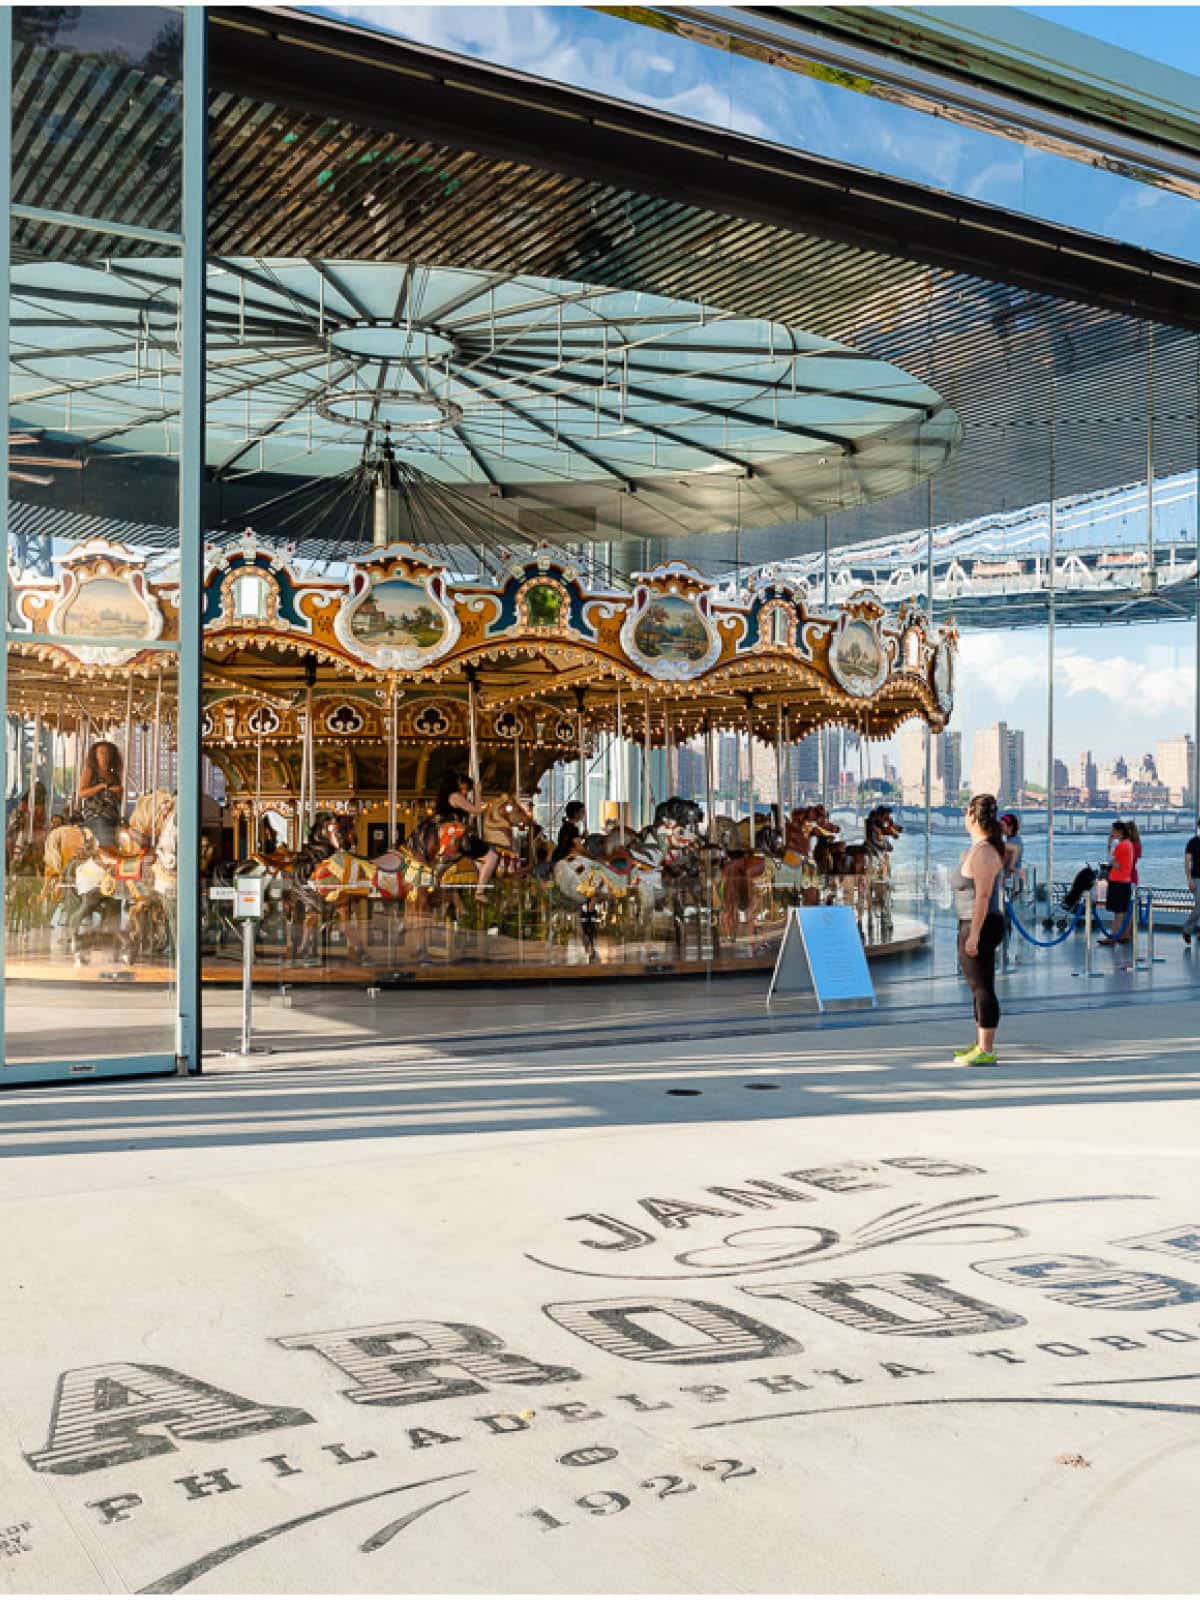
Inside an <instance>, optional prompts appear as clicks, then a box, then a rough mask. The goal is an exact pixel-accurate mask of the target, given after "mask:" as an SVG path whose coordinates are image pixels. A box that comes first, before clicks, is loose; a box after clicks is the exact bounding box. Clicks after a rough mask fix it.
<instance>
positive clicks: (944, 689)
mask: <svg viewBox="0 0 1200 1600" xmlns="http://www.w3.org/2000/svg"><path fill="white" fill-rule="evenodd" d="M954 667H955V661H954V645H953V644H952V643H951V641H950V640H949V639H943V640H942V642H941V644H939V645H938V647H937V650H936V651H935V652H934V657H933V692H934V694H935V695H936V696H937V703H938V705H939V706H940V708H941V709H942V710H943V711H944V712H945V714H946V715H947V716H949V715H950V713H951V712H952V711H953V710H954Z"/></svg>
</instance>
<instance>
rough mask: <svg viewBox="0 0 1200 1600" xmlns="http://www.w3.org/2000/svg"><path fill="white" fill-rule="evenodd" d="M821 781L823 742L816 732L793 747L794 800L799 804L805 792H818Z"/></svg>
mask: <svg viewBox="0 0 1200 1600" xmlns="http://www.w3.org/2000/svg"><path fill="white" fill-rule="evenodd" d="M820 783H821V744H820V740H819V738H818V737H817V735H816V734H815V733H810V734H809V736H808V738H807V739H801V741H800V743H799V744H797V745H793V747H792V788H793V790H794V791H795V792H794V794H793V797H792V798H793V801H794V802H795V803H796V804H799V802H800V797H801V796H802V795H805V794H816V792H817V790H818V789H819V787H820Z"/></svg>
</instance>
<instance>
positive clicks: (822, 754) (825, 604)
mask: <svg viewBox="0 0 1200 1600" xmlns="http://www.w3.org/2000/svg"><path fill="white" fill-rule="evenodd" d="M821 609H822V610H823V611H824V613H825V615H826V616H828V615H829V516H828V513H826V516H825V532H824V562H823V564H822V598H821ZM817 777H818V780H819V782H820V785H821V804H822V805H823V806H824V807H825V808H826V809H828V807H829V739H828V736H827V731H826V729H824V728H818V729H817Z"/></svg>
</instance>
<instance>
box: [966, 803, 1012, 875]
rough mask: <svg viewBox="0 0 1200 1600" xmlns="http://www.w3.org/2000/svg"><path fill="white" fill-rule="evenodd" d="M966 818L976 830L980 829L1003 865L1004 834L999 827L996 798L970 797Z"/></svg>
mask: <svg viewBox="0 0 1200 1600" xmlns="http://www.w3.org/2000/svg"><path fill="white" fill-rule="evenodd" d="M967 816H968V817H969V818H970V819H971V821H972V822H973V823H974V824H975V825H976V827H978V828H982V829H983V832H984V835H985V837H986V838H987V842H988V843H989V844H990V845H991V847H992V849H993V850H994V851H995V852H996V854H997V855H998V856H999V857H1000V864H1001V866H1003V864H1004V832H1003V829H1002V828H1001V827H1000V817H999V813H998V811H997V809H996V796H995V795H994V794H975V795H972V796H971V803H970V805H968V807H967Z"/></svg>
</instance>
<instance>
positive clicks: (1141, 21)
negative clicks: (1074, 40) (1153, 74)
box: [1021, 6, 1200, 72]
mask: <svg viewBox="0 0 1200 1600" xmlns="http://www.w3.org/2000/svg"><path fill="white" fill-rule="evenodd" d="M1021 9H1022V11H1028V12H1030V13H1032V15H1033V16H1035V17H1045V19H1046V21H1047V22H1057V23H1060V24H1061V25H1062V26H1063V27H1064V28H1075V29H1077V30H1078V31H1079V32H1080V33H1088V34H1091V36H1092V38H1093V39H1103V40H1105V42H1106V43H1108V44H1115V45H1119V46H1120V48H1121V49H1122V50H1132V51H1134V52H1135V53H1136V54H1137V55H1141V56H1148V57H1149V59H1150V60H1151V61H1165V62H1167V64H1168V65H1169V66H1172V67H1180V68H1182V70H1183V71H1184V72H1200V7H1196V6H1022V7H1021Z"/></svg>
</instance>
